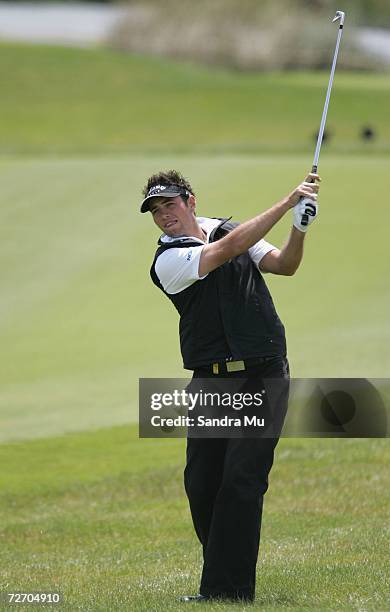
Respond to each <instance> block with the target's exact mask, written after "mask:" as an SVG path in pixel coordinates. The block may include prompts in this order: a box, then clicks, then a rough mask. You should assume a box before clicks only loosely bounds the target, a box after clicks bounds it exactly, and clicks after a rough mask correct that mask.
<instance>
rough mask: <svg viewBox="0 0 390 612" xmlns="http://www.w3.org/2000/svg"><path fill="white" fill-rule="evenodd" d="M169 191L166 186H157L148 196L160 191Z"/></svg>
mask: <svg viewBox="0 0 390 612" xmlns="http://www.w3.org/2000/svg"><path fill="white" fill-rule="evenodd" d="M164 189H167V187H166V185H156V186H155V187H152V188H151V189H150V190H149V193H148V195H155V194H156V193H160V191H164Z"/></svg>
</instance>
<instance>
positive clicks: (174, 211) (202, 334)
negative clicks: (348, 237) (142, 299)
mask: <svg viewBox="0 0 390 612" xmlns="http://www.w3.org/2000/svg"><path fill="white" fill-rule="evenodd" d="M318 181H320V177H319V176H318V175H317V174H309V175H308V176H307V177H306V179H305V180H304V181H303V182H302V183H301V184H300V185H299V186H298V187H296V188H295V189H294V190H293V191H292V192H291V193H290V194H289V195H287V196H286V197H284V198H283V199H282V200H280V202H278V203H276V204H274V205H273V206H271V207H270V208H268V209H267V210H265V211H264V212H262V213H261V214H258V215H257V216H255V217H253V218H252V219H249V220H248V221H246V222H244V223H242V224H235V223H232V222H230V220H228V219H214V218H208V217H197V216H196V197H195V192H194V189H193V188H192V186H191V185H190V183H189V182H188V181H187V180H186V179H185V178H184V177H183V176H182V174H180V173H179V172H177V171H175V170H170V171H167V172H160V173H158V174H155V175H153V176H151V177H150V178H149V180H148V182H147V184H146V186H145V188H144V191H143V195H144V200H143V202H142V205H141V212H143V213H145V212H147V211H150V213H151V214H152V217H153V220H154V222H155V224H156V225H157V226H158V227H159V229H160V230H161V231H162V232H163V233H162V236H161V237H160V239H159V241H158V248H157V251H156V254H155V258H154V261H153V264H152V267H151V277H152V280H153V282H154V283H155V285H157V287H158V288H159V289H161V290H162V291H163V292H164V293H165V295H166V296H167V297H168V298H169V299H170V300H171V302H172V303H173V305H174V306H175V308H176V309H177V310H178V312H179V315H180V346H181V353H182V357H183V362H184V368H186V369H188V370H192V371H193V379H192V382H195V383H196V381H197V379H199V378H201V379H209V380H210V379H213V380H215V381H216V382H217V383H218V384H221V381H222V384H223V382H224V381H223V379H229V378H230V379H235V382H237V379H241V378H242V379H243V381H242V382H243V384H244V383H245V384H248V381H249V383H250V385H252V387H257V388H258V389H260V388H261V387H262V386H263V383H262V380H263V379H264V378H272V379H280V380H281V381H284V382H286V381H287V384H288V379H289V367H288V361H287V351H286V340H285V332H284V327H283V324H282V322H281V321H280V319H279V317H278V315H277V313H276V310H275V307H274V304H273V301H272V298H271V295H270V293H269V291H268V289H267V286H266V283H265V281H264V278H263V273H265V272H268V273H273V274H280V275H285V276H291V275H293V274H294V273H295V272H296V270H297V269H298V267H299V264H300V262H301V260H302V255H303V246H304V239H305V235H306V231H307V229H308V227H309V225H310V224H311V223H312V222H313V221H314V219H315V217H316V215H317V194H318V190H319V185H318V183H317V182H318ZM257 193H258V190H257V189H256V188H254V190H253V199H255V198H257ZM303 197H308V198H310V199H311V200H312V204H307V203H306V204H305V202H304V201H302V199H301V198H303ZM306 202H307V201H306ZM290 209H293V226H292V229H291V231H290V234H289V237H288V239H287V241H286V244H285V245H284V246H283V247H282V248H281V249H278V248H276V247H275V246H273V245H272V244H270V243H269V242H266V241H265V240H264V236H266V234H267V233H268V232H269V231H270V229H271V228H272V227H273V226H274V225H275V224H276V223H277V222H278V221H280V219H282V217H284V215H285V214H286V213H287V212H288V211H289V210H290ZM229 382H231V381H229ZM240 382H241V381H240V380H238V383H240ZM287 397H288V393H286V394H285V396H284V399H283V400H282V401H284V402H285V409H287ZM277 441H278V438H277V437H268V438H264V437H253V438H251V437H250V438H248V437H242V438H237V437H214V438H211V437H207V436H203V437H190V436H189V437H188V439H187V464H186V468H185V473H184V482H185V489H186V493H187V496H188V500H189V504H190V509H191V515H192V519H193V523H194V527H195V531H196V534H197V536H198V538H199V540H200V542H201V544H202V547H203V559H204V562H203V570H202V576H201V581H200V589H199V593H198V594H196V595H186V596H183V597H182V598H181V600H182V601H187V602H191V601H207V600H210V599H228V600H236V601H252V600H253V599H254V596H255V576H256V562H257V556H258V549H259V542H260V527H261V515H262V506H263V496H264V494H265V492H266V490H267V488H268V474H269V472H270V469H271V467H272V463H273V457H274V449H275V447H276V444H277Z"/></svg>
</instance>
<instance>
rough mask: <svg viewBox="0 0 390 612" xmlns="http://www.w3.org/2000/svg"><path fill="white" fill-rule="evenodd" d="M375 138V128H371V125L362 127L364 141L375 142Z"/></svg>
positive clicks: (361, 132) (361, 133)
mask: <svg viewBox="0 0 390 612" xmlns="http://www.w3.org/2000/svg"><path fill="white" fill-rule="evenodd" d="M375 136H376V134H375V130H374V128H372V127H370V126H369V125H365V126H363V127H362V129H361V131H360V137H361V139H362V140H366V141H369V140H374V138H375Z"/></svg>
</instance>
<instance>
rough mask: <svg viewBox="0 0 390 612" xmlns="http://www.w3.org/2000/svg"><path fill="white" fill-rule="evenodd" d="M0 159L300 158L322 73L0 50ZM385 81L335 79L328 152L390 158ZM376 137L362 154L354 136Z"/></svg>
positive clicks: (56, 50)
mask: <svg viewBox="0 0 390 612" xmlns="http://www.w3.org/2000/svg"><path fill="white" fill-rule="evenodd" d="M0 50H1V53H0V79H1V81H2V82H4V83H6V87H4V88H3V90H2V95H1V98H0V116H1V118H2V121H1V124H0V143H1V144H0V153H2V154H15V153H16V154H18V153H23V154H28V153H30V154H35V153H38V154H41V153H45V154H47V153H61V154H67V153H72V154H73V153H80V152H84V153H88V152H89V153H98V154H104V153H107V152H124V151H126V152H131V151H132V152H149V153H150V152H167V151H172V150H176V151H179V152H183V151H186V152H192V153H193V152H195V151H199V152H204V151H210V150H213V151H252V152H253V151H267V152H269V151H271V152H272V151H279V152H280V151H282V152H288V151H307V152H309V151H310V152H311V151H312V149H313V145H314V141H313V135H314V133H315V132H316V131H317V130H318V126H319V122H320V117H321V112H322V107H323V103H324V98H325V91H326V85H327V80H328V76H329V74H328V72H324V73H300V74H296V73H293V74H287V75H286V74H249V75H248V74H239V73H234V72H228V71H224V70H217V69H207V68H205V67H198V66H195V65H191V64H186V63H173V62H170V61H168V60H163V59H158V58H146V57H142V56H132V55H126V54H123V53H116V52H113V51H108V50H103V49H99V50H77V49H63V48H60V47H39V46H31V45H11V44H2V45H1V46H0ZM389 106H390V76H389V75H369V74H343V73H341V72H339V73H338V74H337V76H336V79H335V86H334V92H333V94H332V102H331V108H330V112H329V123H328V127H329V130H330V132H331V133H332V135H333V139H332V140H331V141H330V144H329V146H328V148H329V149H330V150H333V151H344V150H350V151H356V150H358V151H369V152H372V151H373V150H377V151H388V150H389V149H390V124H389V121H388V108H389ZM365 124H369V125H371V126H373V127H374V129H376V131H377V135H378V138H377V141H376V142H375V143H374V144H372V145H368V146H367V145H366V146H364V145H362V144H361V143H360V141H359V132H360V130H361V127H362V126H363V125H365Z"/></svg>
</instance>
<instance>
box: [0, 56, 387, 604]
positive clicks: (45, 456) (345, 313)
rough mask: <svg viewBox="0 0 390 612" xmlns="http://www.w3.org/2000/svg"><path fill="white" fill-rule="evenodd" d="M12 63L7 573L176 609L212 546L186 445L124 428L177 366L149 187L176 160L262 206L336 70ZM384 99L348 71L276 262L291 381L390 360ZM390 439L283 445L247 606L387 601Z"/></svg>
mask: <svg viewBox="0 0 390 612" xmlns="http://www.w3.org/2000/svg"><path fill="white" fill-rule="evenodd" d="M0 72H1V74H2V76H3V81H4V79H6V82H7V87H6V88H5V90H4V91H3V92H2V96H1V97H0V111H1V117H2V121H1V123H0V152H2V153H3V156H2V157H1V158H0V183H1V190H0V210H1V218H2V222H1V225H0V277H1V294H0V363H1V368H0V389H1V393H0V441H1V442H2V444H1V445H0V465H1V470H0V591H1V590H2V589H8V590H10V589H19V590H21V589H25V590H27V589H34V590H39V589H41V590H42V589H47V590H49V589H50V590H55V589H58V590H59V591H61V592H62V593H63V595H64V604H63V606H62V609H66V610H77V609H80V610H102V611H103V610H104V611H106V610H116V609H118V610H119V609H125V610H136V611H137V612H138V611H145V612H149V611H156V612H159V611H161V612H162V611H163V610H164V611H165V610H176V609H177V610H179V609H180V610H181V609H183V607H182V606H179V605H177V604H176V603H175V597H176V596H177V595H180V594H182V593H187V592H195V591H196V589H197V586H198V575H199V569H200V563H201V560H200V550H199V546H198V544H197V542H196V541H195V536H194V535H193V532H192V528H191V523H190V515H189V511H188V508H187V504H186V500H185V496H184V491H183V487H182V466H183V463H184V450H185V449H184V441H183V440H174V441H172V440H160V441H157V440H156V441H154V440H139V439H138V437H137V431H136V426H135V425H131V423H132V422H133V423H134V422H135V421H136V417H137V385H138V378H139V377H145V376H148V377H160V376H167V377H177V376H185V375H186V373H185V372H184V371H183V370H182V368H181V360H180V353H179V346H178V339H177V323H178V319H177V315H176V313H175V311H174V309H173V308H172V307H171V305H170V304H169V303H168V301H167V300H166V299H165V298H164V296H163V295H162V294H160V293H159V292H158V291H157V289H156V288H154V286H152V284H151V282H150V280H149V277H148V274H149V265H150V262H151V260H152V257H153V253H154V249H155V242H156V240H157V238H158V231H157V229H156V228H154V226H153V224H152V220H151V218H150V217H149V215H140V214H139V212H138V207H139V198H140V190H141V188H142V186H143V183H144V181H145V179H146V177H147V176H148V175H150V174H151V173H153V172H155V171H157V170H158V169H160V168H172V167H175V168H178V169H180V170H182V172H183V173H184V174H185V175H187V176H188V177H190V179H191V181H192V183H193V186H194V188H195V190H196V193H197V196H198V213H199V214H200V215H205V216H230V215H233V216H234V219H236V220H245V219H247V218H249V217H250V216H253V215H254V214H256V213H257V212H260V211H262V210H264V208H266V207H267V206H268V205H270V204H271V203H273V202H275V201H276V200H278V199H279V198H280V197H281V196H283V195H285V194H286V193H287V192H288V191H290V190H291V189H292V188H293V187H294V186H295V185H296V184H297V183H298V182H299V181H300V180H301V178H302V177H303V175H304V174H305V172H306V170H307V169H309V168H310V164H311V159H312V135H313V132H314V131H315V130H316V129H317V125H318V121H319V117H320V112H321V107H322V101H323V94H324V85H325V83H326V78H327V77H326V75H321V74H320V75H309V74H298V75H297V74H288V75H272V74H271V75H246V76H242V75H236V74H231V73H227V72H223V71H209V70H206V69H204V68H202V69H201V68H196V67H191V66H186V65H177V64H172V63H169V62H166V61H160V60H156V59H153V60H152V59H145V58H142V57H129V56H126V55H120V54H115V53H110V52H106V51H103V50H96V51H77V50H71V49H54V48H52V49H51V48H39V47H33V48H31V47H23V46H20V47H18V46H12V45H2V46H1V54H0ZM4 82H5V81H4ZM157 85H158V89H159V92H160V95H159V97H157V96H156V95H155V94H153V95H152V94H151V92H153V87H154V86H157ZM336 85H337V89H336ZM336 92H337V95H336ZM389 104H390V79H389V77H385V76H380V75H376V76H370V75H366V76H362V75H342V74H340V75H337V80H336V83H335V97H334V100H333V101H332V106H331V111H330V114H331V118H332V120H331V125H332V131H333V136H334V138H333V139H332V140H331V142H330V145H329V146H328V147H327V150H326V151H325V154H324V156H323V158H322V160H321V167H320V173H321V175H322V177H323V184H322V189H321V200H320V202H321V204H320V206H321V208H320V218H319V220H318V221H317V222H316V224H315V225H314V226H313V228H311V230H310V232H309V236H308V239H307V245H306V253H305V260H304V263H303V265H302V267H301V269H300V270H299V272H298V274H297V275H296V276H294V277H292V278H278V277H269V278H267V282H268V283H269V285H270V287H271V290H272V293H273V296H274V299H275V302H276V306H277V308H278V311H279V313H280V315H281V318H282V319H283V320H284V322H285V325H286V329H287V335H288V345H289V357H290V361H291V366H292V374H293V375H294V376H296V377H311V376H319V377H326V376H332V377H354V376H356V377H371V378H374V377H388V373H389V369H390V357H389V350H388V346H389V342H390V337H389V326H388V311H389V303H390V299H389V298H390V290H389V284H388V278H389V272H390V269H389V268H390V266H389V257H388V247H387V244H388V236H387V234H388V227H389V223H390V213H389V207H388V165H389V157H388V155H387V153H386V152H387V151H388V149H389V143H390V127H389V123H388V108H389ZM364 123H370V124H373V126H374V127H375V128H376V129H377V130H378V139H377V141H375V142H374V143H373V144H370V145H369V146H368V147H364V146H362V145H361V144H359V141H358V139H357V134H358V131H359V129H360V127H361V125H362V124H364ZM50 153H55V154H56V156H54V155H52V156H51V155H50ZM113 153H115V154H113ZM290 225H291V219H290V218H287V217H286V218H285V219H284V220H283V222H282V223H280V225H279V226H278V227H276V228H275V229H274V230H273V231H272V232H271V234H270V235H269V237H268V238H269V240H271V241H272V242H274V243H275V244H276V245H278V246H279V245H281V244H282V242H283V240H284V239H285V238H286V236H287V235H288V232H289V228H290ZM389 458H390V457H389V446H388V444H387V441H386V440H282V442H281V443H280V446H279V448H278V459H277V462H276V465H275V468H274V470H273V472H272V475H271V487H270V491H269V493H268V494H267V501H266V506H265V515H264V528H263V542H262V548H261V555H260V560H259V566H258V589H257V593H258V596H257V600H256V604H255V607H254V609H259V610H260V609H261V610H270V609H292V610H302V609H309V610H311V609H316V610H317V609H318V610H339V609H350V610H385V609H390V608H389V605H388V598H386V595H387V596H388V593H386V573H385V570H386V561H387V548H388V545H387V539H386V538H387V536H388V531H387V530H388V518H387V517H388V503H389V499H388V491H389V484H390V483H389V482H388V462H389ZM227 608H229V606H225V605H219V604H213V605H211V606H207V609H216V610H218V609H227ZM21 609H23V608H21ZM231 609H232V610H233V609H237V606H234V607H232V608H231ZM240 609H245V607H244V606H242V607H240ZM251 609H253V608H251Z"/></svg>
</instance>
